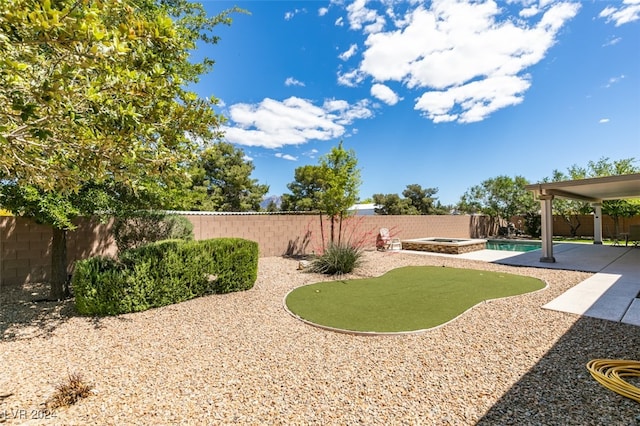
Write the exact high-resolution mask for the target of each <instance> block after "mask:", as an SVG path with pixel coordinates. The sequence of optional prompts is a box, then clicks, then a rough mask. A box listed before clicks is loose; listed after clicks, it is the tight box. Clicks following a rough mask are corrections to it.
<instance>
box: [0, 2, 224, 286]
mask: <svg viewBox="0 0 640 426" xmlns="http://www.w3.org/2000/svg"><path fill="white" fill-rule="evenodd" d="M233 10H236V9H232V10H229V11H225V12H222V13H220V14H219V15H217V16H214V17H207V16H206V13H205V10H204V8H203V7H202V5H200V4H198V3H191V2H189V1H187V0H160V1H155V0H84V1H78V0H11V1H7V0H0V182H1V183H2V190H1V192H0V197H1V199H0V204H2V205H3V206H4V207H7V208H10V209H11V210H12V211H13V212H14V213H17V214H26V215H31V216H33V217H35V218H36V220H38V221H40V222H42V223H46V224H50V225H52V226H53V227H54V238H53V239H54V242H53V249H52V252H53V255H52V257H53V258H54V259H53V267H52V269H53V271H52V297H54V298H60V297H61V289H62V283H61V281H64V280H65V279H66V262H65V260H64V259H63V257H64V256H63V255H64V253H61V252H60V250H63V248H64V238H65V234H64V230H66V229H70V228H72V227H73V224H72V219H73V217H75V216H77V215H78V214H91V213H112V212H114V211H115V210H117V209H118V208H120V207H121V206H125V205H127V206H131V204H130V203H127V201H134V205H140V204H142V203H145V202H146V203H147V205H154V206H157V205H159V204H162V203H163V202H165V201H166V196H167V195H168V194H171V193H173V192H172V191H171V189H172V188H174V187H180V186H181V185H184V182H185V181H187V180H188V175H187V174H185V170H184V168H183V166H184V164H185V163H187V162H189V161H190V160H192V159H193V154H194V153H196V152H198V150H199V147H200V144H201V143H202V141H205V143H207V142H208V141H212V140H215V139H217V138H219V137H220V136H221V134H220V132H219V130H218V129H219V125H220V123H221V122H222V121H223V117H221V116H219V115H217V114H216V113H215V112H214V110H213V108H212V107H213V106H214V105H216V103H217V100H216V99H215V98H214V97H210V98H206V99H203V98H199V97H198V96H197V95H196V94H195V93H193V92H190V91H188V90H187V89H186V88H187V87H188V85H190V84H193V83H196V82H197V81H198V79H199V77H200V75H201V74H203V73H205V72H207V71H209V70H210V69H211V67H212V65H213V61H212V60H211V59H209V58H204V59H202V60H201V61H199V62H197V61H193V60H192V58H191V56H190V52H191V51H192V50H193V49H195V47H196V44H197V43H198V42H206V43H216V42H217V41H218V39H217V37H215V36H213V35H212V31H213V29H214V28H215V26H216V25H219V24H230V22H231V20H230V17H229V14H230V13H231V12H232V11H233ZM57 231H61V232H57ZM60 239H62V241H60Z"/></svg>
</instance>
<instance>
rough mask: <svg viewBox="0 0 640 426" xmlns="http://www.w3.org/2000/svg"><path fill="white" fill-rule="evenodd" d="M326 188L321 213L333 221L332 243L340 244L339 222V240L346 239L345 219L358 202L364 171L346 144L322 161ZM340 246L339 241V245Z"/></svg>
mask: <svg viewBox="0 0 640 426" xmlns="http://www.w3.org/2000/svg"><path fill="white" fill-rule="evenodd" d="M320 168H321V170H322V176H323V177H324V187H323V190H322V192H321V194H320V209H321V211H322V212H323V213H325V214H326V215H327V216H329V217H330V219H331V231H330V232H331V233H330V242H331V243H334V242H335V240H336V229H335V225H336V222H337V223H338V225H339V228H340V229H339V230H338V239H339V238H341V236H342V219H343V217H344V215H345V214H346V212H347V209H349V207H351V206H353V205H354V204H355V202H356V201H357V200H358V189H359V187H360V184H361V183H362V181H361V180H360V169H358V159H357V158H356V154H355V151H353V150H352V149H350V150H345V149H344V147H343V146H342V141H340V143H339V144H338V146H337V147H334V148H332V149H331V151H330V152H329V153H328V154H327V155H325V156H323V157H321V158H320ZM338 242H339V241H338Z"/></svg>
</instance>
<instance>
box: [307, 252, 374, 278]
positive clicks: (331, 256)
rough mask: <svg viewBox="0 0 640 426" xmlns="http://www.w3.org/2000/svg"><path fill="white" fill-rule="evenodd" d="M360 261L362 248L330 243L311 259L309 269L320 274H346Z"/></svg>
mask: <svg viewBox="0 0 640 426" xmlns="http://www.w3.org/2000/svg"><path fill="white" fill-rule="evenodd" d="M361 262H362V249H360V248H357V247H354V246H352V245H349V244H330V245H329V246H328V247H327V249H326V250H325V252H324V253H323V254H322V255H321V256H319V257H317V258H315V259H314V260H313V261H311V265H310V267H309V271H311V272H317V273H321V274H328V275H334V274H348V273H349V272H352V271H353V270H354V269H355V268H357V267H358V266H359V265H360V263H361Z"/></svg>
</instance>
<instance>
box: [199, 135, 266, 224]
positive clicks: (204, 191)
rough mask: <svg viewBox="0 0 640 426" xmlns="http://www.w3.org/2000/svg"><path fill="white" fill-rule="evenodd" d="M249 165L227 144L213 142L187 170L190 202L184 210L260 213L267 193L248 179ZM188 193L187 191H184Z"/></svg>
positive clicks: (242, 153)
mask: <svg viewBox="0 0 640 426" xmlns="http://www.w3.org/2000/svg"><path fill="white" fill-rule="evenodd" d="M253 170H254V166H253V163H252V162H251V161H248V160H246V158H245V155H244V151H242V150H241V149H239V148H235V147H234V146H233V145H232V144H230V143H228V142H217V143H215V144H213V145H212V146H211V147H209V148H207V149H205V150H204V151H202V152H201V153H200V155H199V156H198V159H197V160H196V162H195V164H194V166H193V167H192V168H191V170H190V173H191V179H192V187H191V188H190V191H191V193H192V194H191V196H190V197H188V198H187V203H191V206H190V208H188V209H187V210H211V211H226V212H244V211H258V210H260V202H261V201H262V199H263V197H264V196H265V194H266V193H267V192H268V191H269V186H267V185H261V184H259V183H258V181H257V180H256V179H252V178H251V173H252V172H253ZM187 194H189V191H187Z"/></svg>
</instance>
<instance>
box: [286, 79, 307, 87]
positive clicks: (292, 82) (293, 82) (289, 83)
mask: <svg viewBox="0 0 640 426" xmlns="http://www.w3.org/2000/svg"><path fill="white" fill-rule="evenodd" d="M284 85H285V86H301V87H304V83H303V82H301V81H298V80H296V79H295V78H293V77H287V79H286V80H285V81H284Z"/></svg>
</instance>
